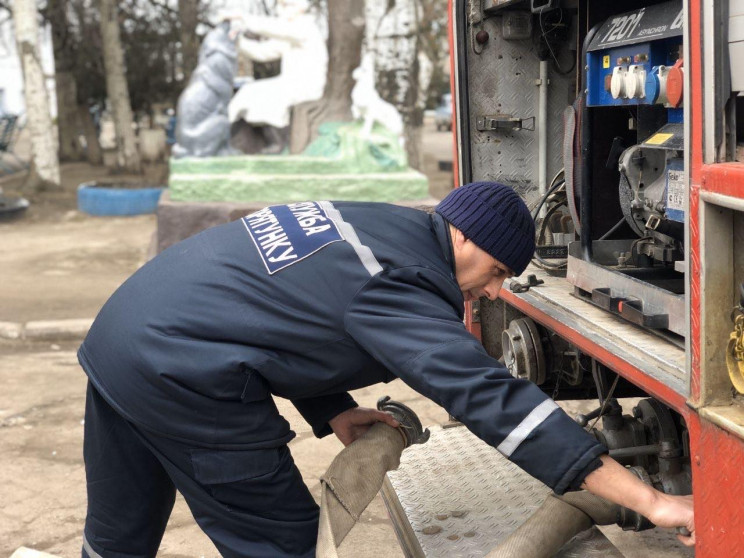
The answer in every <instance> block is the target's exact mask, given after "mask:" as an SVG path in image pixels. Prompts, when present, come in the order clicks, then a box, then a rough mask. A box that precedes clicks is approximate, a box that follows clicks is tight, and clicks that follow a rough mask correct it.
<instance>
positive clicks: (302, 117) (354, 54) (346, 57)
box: [289, 0, 364, 153]
mask: <svg viewBox="0 0 744 558" xmlns="http://www.w3.org/2000/svg"><path fill="white" fill-rule="evenodd" d="M363 39H364V0H328V73H327V77H326V84H325V89H324V90H323V97H322V98H321V99H320V100H318V101H309V102H307V103H302V104H300V105H297V106H296V107H294V108H293V111H292V131H291V136H290V142H289V151H290V153H299V152H301V151H302V150H303V149H305V147H307V144H309V143H310V142H311V141H312V140H314V139H315V138H316V137H317V136H318V128H319V127H320V125H321V124H323V123H324V122H348V121H351V119H352V116H351V90H352V89H354V84H355V82H356V80H355V79H354V78H352V77H351V74H352V72H353V71H354V70H355V69H356V68H357V67H358V66H359V62H360V61H361V57H362V40H363Z"/></svg>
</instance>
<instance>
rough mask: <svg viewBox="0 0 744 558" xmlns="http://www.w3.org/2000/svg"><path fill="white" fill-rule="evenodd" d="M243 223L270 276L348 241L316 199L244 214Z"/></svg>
mask: <svg viewBox="0 0 744 558" xmlns="http://www.w3.org/2000/svg"><path fill="white" fill-rule="evenodd" d="M243 224H244V225H245V228H246V229H247V230H248V234H250V236H251V239H252V240H253V243H254V244H255V245H256V248H257V249H258V253H259V254H261V259H262V260H263V263H264V265H265V266H266V270H267V271H268V272H269V274H270V275H273V274H274V273H276V272H277V271H280V270H282V269H284V268H285V267H288V266H290V265H292V264H294V263H297V262H299V261H300V260H303V259H304V258H306V257H308V256H309V255H311V254H314V253H315V252H317V251H318V250H320V249H321V248H323V247H325V246H328V245H329V244H331V243H333V242H338V241H340V240H344V237H343V236H342V235H341V233H340V232H339V230H338V228H337V227H336V224H335V223H334V222H333V221H332V220H331V219H330V218H329V217H328V215H326V212H325V211H324V210H323V208H321V207H320V205H318V203H316V202H300V203H292V204H289V205H275V206H272V207H266V208H264V209H262V210H261V211H257V212H256V213H251V214H250V215H248V216H246V217H243Z"/></svg>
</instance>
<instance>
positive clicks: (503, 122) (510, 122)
mask: <svg viewBox="0 0 744 558" xmlns="http://www.w3.org/2000/svg"><path fill="white" fill-rule="evenodd" d="M475 127H476V129H477V130H478V131H479V132H498V131H503V132H510V131H515V130H527V131H529V132H534V131H535V117H534V116H531V117H529V118H516V117H514V116H511V115H510V114H492V115H488V116H479V117H478V118H476V119H475Z"/></svg>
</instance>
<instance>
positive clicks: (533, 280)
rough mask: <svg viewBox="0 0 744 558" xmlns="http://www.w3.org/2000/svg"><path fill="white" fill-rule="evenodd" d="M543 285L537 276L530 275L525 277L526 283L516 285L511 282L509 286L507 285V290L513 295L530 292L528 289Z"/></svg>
mask: <svg viewBox="0 0 744 558" xmlns="http://www.w3.org/2000/svg"><path fill="white" fill-rule="evenodd" d="M543 283H545V281H543V280H542V279H538V278H537V276H535V275H534V274H532V273H530V274H529V275H528V276H527V282H526V283H517V282H516V281H514V282H512V284H511V285H509V289H510V290H511V292H513V293H526V292H527V291H529V290H530V287H537V286H538V285H542V284H543Z"/></svg>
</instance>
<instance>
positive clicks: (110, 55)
mask: <svg viewBox="0 0 744 558" xmlns="http://www.w3.org/2000/svg"><path fill="white" fill-rule="evenodd" d="M98 5H99V9H100V17H101V38H102V41H103V64H104V67H105V70H106V91H107V94H108V99H109V103H110V104H111V112H112V114H113V120H114V127H115V129H116V160H117V166H118V167H119V168H120V169H124V170H127V171H129V172H134V173H138V172H141V170H142V165H141V163H140V156H139V151H138V150H137V143H136V138H135V136H134V130H133V128H132V124H133V118H132V106H131V104H130V101H129V90H128V89H127V78H126V70H125V68H124V51H123V49H122V45H121V38H120V35H119V18H118V9H117V6H116V2H114V0H99V3H98Z"/></svg>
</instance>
